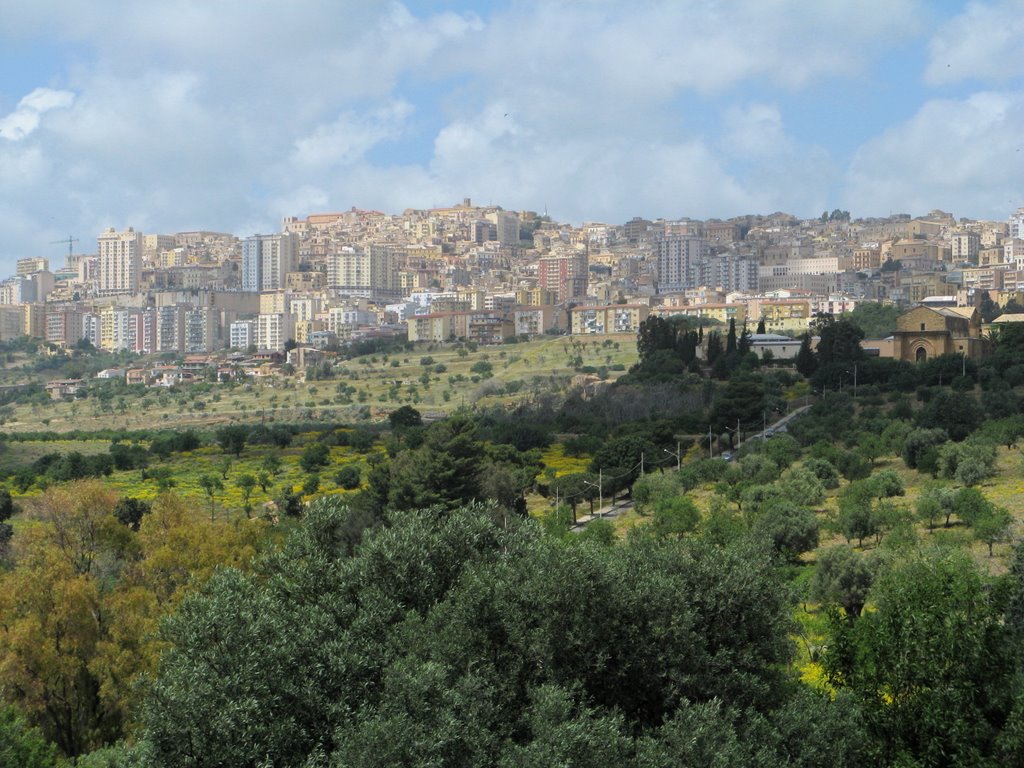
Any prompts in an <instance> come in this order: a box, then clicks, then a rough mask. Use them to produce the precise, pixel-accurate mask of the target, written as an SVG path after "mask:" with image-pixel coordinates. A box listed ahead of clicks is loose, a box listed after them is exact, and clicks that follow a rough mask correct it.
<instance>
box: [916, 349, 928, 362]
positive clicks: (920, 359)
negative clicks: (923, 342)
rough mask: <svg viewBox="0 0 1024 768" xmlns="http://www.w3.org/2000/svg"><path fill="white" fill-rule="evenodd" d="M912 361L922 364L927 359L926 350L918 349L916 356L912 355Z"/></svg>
mask: <svg viewBox="0 0 1024 768" xmlns="http://www.w3.org/2000/svg"><path fill="white" fill-rule="evenodd" d="M914 359H915V360H917V362H919V363H923V362H924V361H925V360H927V359H928V350H926V349H925V348H924V347H918V348H917V354H916V355H914Z"/></svg>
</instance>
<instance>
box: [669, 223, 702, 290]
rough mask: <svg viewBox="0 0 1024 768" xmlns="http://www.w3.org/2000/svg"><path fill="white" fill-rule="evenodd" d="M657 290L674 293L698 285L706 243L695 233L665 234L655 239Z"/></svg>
mask: <svg viewBox="0 0 1024 768" xmlns="http://www.w3.org/2000/svg"><path fill="white" fill-rule="evenodd" d="M656 248H657V255H658V291H659V292H661V293H676V292H679V291H683V290H685V289H687V288H696V287H697V286H698V285H700V282H699V281H700V275H699V271H700V265H701V263H702V262H703V261H704V260H705V259H706V258H707V256H708V244H707V242H705V241H704V239H703V238H701V237H698V236H696V235H665V236H664V237H662V238H661V239H659V240H658V241H657V244H656Z"/></svg>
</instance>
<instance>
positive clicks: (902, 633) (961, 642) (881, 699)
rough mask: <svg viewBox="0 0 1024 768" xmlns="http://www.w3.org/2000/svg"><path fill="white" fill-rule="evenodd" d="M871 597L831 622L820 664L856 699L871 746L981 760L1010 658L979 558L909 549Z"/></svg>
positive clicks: (936, 760)
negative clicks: (865, 607) (865, 606)
mask: <svg viewBox="0 0 1024 768" xmlns="http://www.w3.org/2000/svg"><path fill="white" fill-rule="evenodd" d="M871 598H872V603H873V605H874V610H872V611H865V612H863V613H862V614H861V615H860V617H859V618H858V619H857V620H856V621H855V622H833V624H832V627H831V635H832V636H831V638H830V640H829V643H828V652H827V653H826V656H825V667H826V670H827V672H828V675H829V678H830V680H831V681H832V682H833V684H834V685H837V686H839V687H840V688H848V689H850V690H851V691H852V692H854V693H855V694H856V695H857V696H858V698H859V699H860V701H861V703H862V706H863V707H864V710H865V714H866V717H867V721H868V723H870V727H871V732H872V737H873V738H874V739H875V740H876V742H875V743H876V745H877V746H876V749H877V752H878V754H879V755H887V756H889V759H892V758H893V757H896V756H901V758H900V759H901V760H902V764H904V765H913V764H917V765H965V764H976V765H977V764H985V763H986V760H985V757H986V756H991V755H992V754H993V752H994V748H995V737H996V729H995V727H994V724H995V723H997V722H999V721H1000V720H1001V719H1002V718H1003V717H1005V713H1006V712H1007V711H1008V710H1009V707H1010V701H1009V700H1010V697H1011V695H1012V694H1011V689H1012V687H1011V686H1010V684H1009V678H1010V675H1011V674H1012V665H1010V664H1009V663H1008V658H1007V656H1006V654H1007V653H1008V652H1009V648H1008V645H1007V644H1006V642H1005V636H1006V629H1005V626H1004V623H1003V618H1002V614H1001V611H1000V610H999V608H998V606H997V605H995V604H993V602H992V600H991V597H990V595H989V590H988V588H987V585H986V583H985V579H984V578H983V577H982V575H981V574H980V573H979V571H978V568H977V566H976V565H975V564H974V562H973V561H972V560H971V559H970V558H969V557H968V556H966V555H964V554H962V553H959V552H955V551H950V550H937V551H926V552H922V553H919V554H912V555H911V556H909V557H906V558H903V559H901V560H899V561H897V562H895V563H893V564H892V565H891V566H890V567H889V568H887V569H886V570H884V571H883V572H882V573H881V574H880V575H879V577H878V578H877V580H876V583H875V585H874V587H873V588H872V590H871ZM912 761H916V762H912Z"/></svg>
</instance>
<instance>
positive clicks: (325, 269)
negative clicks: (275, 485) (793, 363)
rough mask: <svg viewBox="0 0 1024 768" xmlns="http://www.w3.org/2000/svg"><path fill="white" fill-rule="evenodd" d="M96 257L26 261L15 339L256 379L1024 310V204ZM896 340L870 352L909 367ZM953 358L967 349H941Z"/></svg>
mask: <svg viewBox="0 0 1024 768" xmlns="http://www.w3.org/2000/svg"><path fill="white" fill-rule="evenodd" d="M87 243H90V241H89V240H88V239H86V238H82V239H79V238H75V237H74V236H69V237H68V238H67V240H65V241H63V245H66V246H67V251H68V252H67V254H66V257H65V259H64V263H63V264H62V265H60V266H56V265H54V264H52V263H51V260H50V259H48V258H45V257H38V256H33V257H26V258H21V259H18V261H17V274H16V275H15V276H13V277H10V278H8V279H7V280H5V281H3V283H2V284H0V341H7V340H11V339H15V338H18V337H23V336H28V337H32V338H36V339H41V340H45V342H47V343H48V344H50V345H53V346H54V347H58V348H71V347H74V346H75V345H81V344H82V343H84V342H83V340H85V341H88V342H89V343H90V344H91V345H92V346H93V347H95V348H97V349H102V350H108V351H128V352H132V353H139V354H165V355H174V356H177V357H179V358H183V357H185V356H193V357H192V360H193V362H195V360H196V359H197V356H206V362H207V363H208V364H215V362H216V360H217V359H218V358H219V359H225V358H227V357H228V356H229V355H230V354H232V353H233V360H232V361H233V362H234V363H235V364H236V368H241V369H243V370H244V369H245V367H246V366H247V365H249V366H250V370H255V369H256V367H257V366H260V365H263V366H266V365H267V364H273V363H281V362H284V361H285V359H286V358H285V353H286V352H287V353H289V357H288V362H291V363H292V364H293V365H295V366H296V367H297V368H304V367H305V366H306V365H309V364H311V363H314V364H319V363H320V362H321V361H322V359H323V356H324V354H325V353H326V354H328V355H329V354H330V352H331V351H332V350H336V349H338V347H339V345H343V344H346V343H348V342H353V341H359V340H367V339H389V338H406V337H407V339H408V340H409V341H413V342H415V341H432V342H444V341H449V340H456V339H460V340H465V341H472V342H476V343H478V344H497V343H501V342H503V341H507V340H509V339H511V338H513V337H519V338H526V337H536V336H539V335H542V334H563V333H566V334H572V335H574V336H576V335H595V334H596V335H604V334H615V333H620V334H621V333H625V334H635V333H636V332H637V330H638V328H639V326H640V323H641V322H643V321H644V320H645V319H646V318H647V317H648V316H652V315H653V316H658V315H661V316H669V315H683V316H689V317H692V318H704V319H706V320H713V321H718V322H722V323H728V322H729V321H735V323H736V324H738V325H743V324H747V323H750V324H751V328H750V330H753V326H754V325H758V327H759V329H760V330H761V333H759V334H758V336H757V338H755V339H754V344H755V347H754V348H755V351H758V352H763V350H764V349H771V350H772V352H773V354H774V355H775V356H776V357H792V356H794V355H795V354H796V350H797V345H795V344H792V343H788V339H789V338H794V337H797V336H799V335H801V334H803V333H805V332H807V330H808V327H809V323H810V321H811V320H812V318H813V317H814V316H815V315H818V314H821V313H827V314H833V315H839V314H841V313H844V312H850V311H852V310H854V309H855V308H856V307H857V305H858V304H861V303H864V302H883V303H887V304H893V305H896V306H899V307H909V306H913V305H917V304H922V303H924V304H933V305H938V306H942V307H960V308H965V307H967V308H970V307H977V306H979V305H981V304H982V303H983V302H985V301H986V300H989V301H991V302H993V303H994V304H995V305H997V306H999V307H1003V306H1006V305H1007V304H1009V303H1010V302H1014V303H1016V304H1024V299H1022V297H1024V208H1021V209H1019V210H1017V211H1016V212H1014V213H1012V214H1010V215H1009V216H1008V218H1007V220H1006V221H974V220H969V219H964V218H961V219H959V220H958V219H957V218H955V216H953V215H951V214H949V213H945V212H942V211H932V212H931V213H929V214H927V215H925V216H919V217H916V218H912V217H910V216H909V215H905V214H900V215H894V216H890V217H888V218H884V219H880V218H874V219H852V218H851V216H850V214H849V213H848V212H846V211H841V210H835V211H832V212H831V213H829V212H825V213H823V214H822V215H821V217H820V218H816V219H806V220H801V219H798V218H795V217H793V216H791V215H788V214H784V213H775V214H772V215H768V216H753V215H747V216H740V217H736V218H732V219H729V220H726V221H721V220H717V219H712V220H707V221H698V220H693V219H688V218H683V219H679V220H674V221H666V220H660V219H659V220H654V221H650V220H647V219H644V218H640V217H635V218H633V219H631V220H630V221H627V222H625V223H623V224H605V223H596V222H588V223H584V224H583V225H582V226H579V227H576V226H571V225H568V224H561V223H558V222H556V221H553V220H552V219H551V218H550V217H548V216H546V215H539V214H537V213H536V212H531V211H519V212H512V211H506V210H503V209H502V208H501V207H498V206H478V205H474V204H473V203H472V201H471V200H470V199H468V198H467V199H465V200H463V202H462V203H461V204H458V205H454V206H451V207H448V208H433V209H427V210H412V209H410V210H406V211H404V212H403V213H401V214H399V215H393V214H387V213H382V212H378V211H366V210H357V209H355V208H353V209H352V210H350V211H347V212H344V213H319V214H311V215H309V216H307V217H306V218H298V217H288V218H286V219H285V220H284V222H283V225H282V231H281V232H278V233H275V234H270V235H253V236H251V237H244V238H240V237H238V236H236V235H233V234H228V233H223V232H211V231H193V232H179V233H176V234H151V233H144V232H140V231H137V230H135V229H134V228H132V227H127V228H126V229H124V230H122V231H118V230H117V229H116V228H113V227H111V228H108V229H107V230H106V231H104V232H102V233H100V234H99V235H98V237H97V238H96V248H95V251H92V252H88V251H86V249H85V247H84V246H85V245H86V244H87ZM53 245H57V244H53ZM76 246H78V247H77V248H76ZM90 250H91V249H90ZM1011 306H1014V305H1012V304H1011ZM922 330H923V328H922ZM975 335H976V334H975ZM787 337H788V338H787ZM889 341H890V343H889V344H888V346H887V345H886V343H885V342H884V341H882V340H880V341H879V342H878V343H877V344H875V345H874V348H875V349H874V351H873V353H874V354H881V355H882V356H896V357H900V356H901V355H902V356H906V355H907V354H910V351H908V350H909V347H906V345H904V346H905V347H906V348H904V349H902V350H901V349H897V348H896V347H895V346H894V345H893V344H892V340H891V339H890V340H889ZM896 346H899V345H896ZM943 351H947V352H948V351H957V350H955V349H950V348H946V349H943V350H937V351H935V350H933V351H932V353H933V354H936V353H941V352H943ZM959 351H964V347H963V346H962V345H961V346H960V347H959ZM970 353H971V354H972V355H973V350H972V351H971V352H970ZM917 354H918V355H919V357H918V359H920V355H921V354H922V353H921V352H920V351H918V353H917ZM198 359H202V358H201V357H199V358H198ZM123 373H124V375H128V376H129V377H130V379H132V380H130V381H129V383H147V384H154V383H159V384H163V385H165V386H167V385H171V384H179V383H185V382H186V381H187V380H188V377H189V376H190V375H191V374H190V373H189V371H188V370H182V369H181V368H179V367H175V366H166V365H165V366H159V365H154V366H153V367H152V368H150V369H139V370H130V371H125V372H123ZM165 379H166V380H165ZM55 386H57V387H60V386H61V385H60V384H57V385H55ZM63 394H65V395H66V394H67V393H66V392H64V393H63Z"/></svg>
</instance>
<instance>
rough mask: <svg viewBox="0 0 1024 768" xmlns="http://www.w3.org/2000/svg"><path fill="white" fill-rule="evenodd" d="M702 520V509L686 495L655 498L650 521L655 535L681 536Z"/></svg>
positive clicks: (663, 536)
mask: <svg viewBox="0 0 1024 768" xmlns="http://www.w3.org/2000/svg"><path fill="white" fill-rule="evenodd" d="M699 522H700V511H699V510H698V509H697V507H696V505H695V504H694V503H693V502H692V501H691V500H690V499H688V498H686V497H685V496H663V497H661V498H658V499H656V500H655V502H654V504H653V509H652V517H651V522H650V529H651V532H652V533H653V534H654V535H655V536H659V537H662V538H665V537H679V536H683V535H684V534H687V533H689V532H690V531H692V530H694V529H695V528H696V527H697V523H699Z"/></svg>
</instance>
